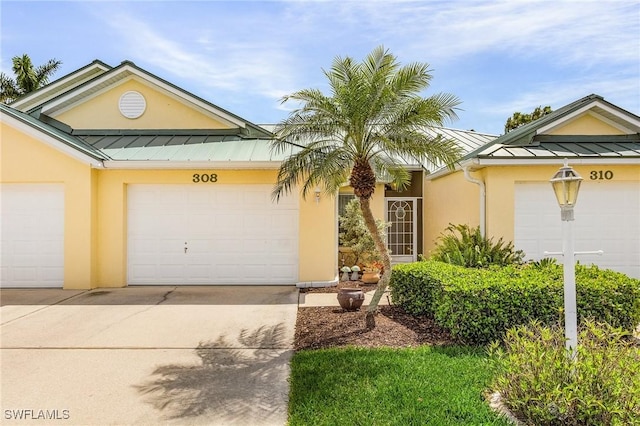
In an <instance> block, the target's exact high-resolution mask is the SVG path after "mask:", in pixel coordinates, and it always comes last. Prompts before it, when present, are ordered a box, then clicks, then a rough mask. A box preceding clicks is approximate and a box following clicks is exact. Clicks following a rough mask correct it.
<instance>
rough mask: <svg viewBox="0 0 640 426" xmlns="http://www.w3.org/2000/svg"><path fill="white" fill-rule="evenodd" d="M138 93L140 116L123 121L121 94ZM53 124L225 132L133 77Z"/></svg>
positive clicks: (222, 126)
mask: <svg viewBox="0 0 640 426" xmlns="http://www.w3.org/2000/svg"><path fill="white" fill-rule="evenodd" d="M130 90H134V91H137V92H140V93H141V94H142V95H143V96H144V98H145V101H146V104H147V106H146V109H145V112H144V114H142V116H140V117H139V118H136V119H129V118H126V117H124V116H123V115H122V114H121V113H120V111H119V109H118V101H119V100H120V96H122V94H123V93H125V92H127V91H130ZM53 117H54V118H55V119H56V120H60V121H62V122H63V123H66V124H68V125H69V126H71V127H72V128H74V129H227V128H230V126H229V125H226V124H223V123H222V122H221V121H219V120H216V119H214V118H213V117H211V116H209V115H207V114H205V113H204V112H201V111H198V110H196V109H195V108H194V107H188V106H186V105H185V104H183V103H182V102H180V101H178V100H177V98H174V97H173V96H170V95H169V94H167V93H163V92H162V91H160V90H158V89H156V88H154V87H151V86H149V85H147V84H143V83H142V82H140V81H138V80H137V79H135V78H134V77H132V78H131V79H129V80H126V81H125V82H123V83H121V84H119V85H117V86H115V87H112V88H110V89H109V90H107V91H106V92H104V93H100V94H98V95H97V96H94V97H93V98H90V99H88V100H87V101H85V102H82V103H80V104H78V105H75V106H74V107H73V108H71V109H69V110H66V111H64V112H61V113H59V114H54V115H53Z"/></svg>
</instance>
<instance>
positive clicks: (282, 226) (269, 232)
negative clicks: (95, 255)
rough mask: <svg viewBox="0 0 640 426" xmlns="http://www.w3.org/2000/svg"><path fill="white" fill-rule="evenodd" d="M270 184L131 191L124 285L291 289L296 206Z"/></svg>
mask: <svg viewBox="0 0 640 426" xmlns="http://www.w3.org/2000/svg"><path fill="white" fill-rule="evenodd" d="M271 189H272V186H271V185H220V184H202V185H130V186H129V187H128V212H129V213H128V282H129V284H172V285H180V284H205V285H206V284H295V283H296V282H297V280H298V200H297V198H296V197H293V196H292V197H286V198H285V199H281V200H280V202H279V203H277V204H276V203H273V202H272V201H271Z"/></svg>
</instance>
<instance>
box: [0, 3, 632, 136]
mask: <svg viewBox="0 0 640 426" xmlns="http://www.w3.org/2000/svg"><path fill="white" fill-rule="evenodd" d="M0 27H1V30H0V35H1V39H0V48H1V50H0V70H2V71H3V72H9V73H10V74H11V58H12V57H13V56H15V55H19V54H23V53H27V54H29V55H30V56H31V58H32V59H33V60H34V63H35V64H36V65H39V64H41V63H44V62H45V61H46V60H48V59H50V58H56V59H59V60H61V61H63V65H62V67H61V69H60V71H59V72H58V73H57V74H56V77H61V76H63V75H65V74H67V73H69V72H72V71H74V70H76V69H77V68H79V67H81V66H83V65H86V64H88V63H89V62H91V61H92V60H94V59H100V60H102V61H103V62H106V63H107V64H109V65H112V66H115V65H118V64H119V63H120V62H122V61H123V60H131V61H133V62H135V63H136V64H137V65H138V66H140V67H142V68H144V69H146V70H148V71H150V72H152V73H154V74H156V75H157V76H159V77H162V78H164V79H166V80H168V81H170V82H172V83H174V84H176V85H178V86H180V87H182V88H184V89H186V90H188V91H190V92H192V93H194V94H196V95H198V96H200V97H202V98H205V99H207V100H209V101H210V102H213V103H214V104H216V105H218V106H220V107H222V108H225V109H227V110H229V111H231V112H233V113H235V114H237V115H240V116H242V117H244V118H245V119H247V120H249V121H252V122H254V123H260V124H261V123H275V122H278V121H279V120H281V119H283V118H285V117H286V116H287V113H288V111H289V110H291V108H293V106H294V105H289V104H284V105H282V104H281V103H280V101H279V100H280V98H281V97H282V96H284V95H286V94H288V93H291V92H293V91H295V90H299V89H303V88H310V87H316V88H319V89H321V90H325V89H326V84H325V79H324V76H323V74H322V69H323V68H325V69H326V68H329V67H330V65H331V62H332V60H333V58H334V57H336V56H351V57H354V58H355V59H357V60H361V59H362V58H363V57H364V56H365V55H366V54H367V53H368V52H370V51H371V50H372V49H373V48H374V47H376V46H378V45H381V44H382V45H384V46H385V47H386V48H388V49H389V50H390V51H391V52H392V53H394V54H395V55H396V56H398V59H399V60H400V61H401V62H402V63H409V62H414V61H420V62H426V63H428V64H430V67H431V69H432V70H433V80H432V84H431V87H430V88H429V89H428V90H427V91H426V92H425V95H429V94H433V93H437V92H449V93H453V94H455V95H456V96H458V97H459V98H460V99H461V100H462V102H463V103H462V105H461V108H462V110H461V111H459V114H458V115H459V120H457V121H455V122H453V123H448V127H453V128H459V129H475V130H476V131H481V132H486V133H493V134H500V133H502V132H503V129H504V122H505V121H506V119H507V118H508V117H509V116H511V114H512V113H513V112H515V111H521V112H530V111H531V110H533V109H534V108H535V107H536V106H538V105H551V107H552V108H553V109H557V108H559V107H561V106H563V105H566V104H567V103H569V102H572V101H574V100H576V99H579V98H581V97H583V96H586V95H588V94H591V93H597V94H599V95H601V96H604V98H605V99H607V100H608V101H610V102H612V103H614V104H616V105H618V106H620V107H622V108H624V109H626V110H628V111H631V112H633V113H635V114H638V113H639V111H640V2H639V1H638V0H634V1H625V0H611V1H602V0H600V1H551V0H548V1H544V0H543V1H527V0H518V1H515V0H507V1H482V0H465V1H461V0H460V1H454V0H451V1H418V2H410V1H349V0H341V1H259V2H250V1H233V2H231V1H194V2H186V1H180V2H170V1H137V2H112V1H86V0H85V1H64V2H60V1H46V2H33V1H5V0H1V2H0ZM54 78H55V77H54Z"/></svg>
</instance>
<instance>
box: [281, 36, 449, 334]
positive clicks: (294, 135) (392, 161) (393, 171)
mask: <svg viewBox="0 0 640 426" xmlns="http://www.w3.org/2000/svg"><path fill="white" fill-rule="evenodd" d="M323 72H324V75H325V76H326V78H327V80H328V83H329V87H330V92H331V93H330V95H325V94H324V93H322V92H321V91H320V90H318V89H304V90H300V91H297V92H294V93H292V94H290V95H288V96H285V97H283V98H282V102H283V103H285V102H289V101H294V102H296V103H297V105H296V108H295V109H294V110H293V111H292V112H291V113H290V114H289V117H288V118H286V119H285V120H283V121H282V122H280V123H279V124H278V125H277V126H276V130H275V132H276V135H277V137H276V138H275V139H274V141H273V142H272V150H273V151H275V152H280V153H282V152H285V151H286V150H288V149H290V147H291V143H295V144H298V145H299V146H300V149H299V150H298V151H297V152H296V153H294V154H292V155H291V156H289V157H288V158H287V159H286V160H284V161H283V162H282V164H281V166H280V170H279V172H278V177H277V182H276V184H275V187H274V189H273V196H274V199H276V200H277V199H279V197H280V196H281V195H283V194H286V193H289V192H291V191H293V190H294V188H298V187H299V188H300V191H301V193H302V196H303V198H306V196H307V195H308V194H310V193H313V192H314V191H315V188H321V189H322V190H323V191H324V192H325V193H326V194H328V195H331V196H333V195H335V194H336V193H337V191H338V189H339V187H340V186H341V185H343V184H344V183H345V182H348V183H349V184H350V185H351V186H352V187H353V192H354V194H355V195H356V197H358V199H359V201H360V209H361V210H362V215H363V217H364V220H365V223H366V225H367V228H368V230H369V232H370V233H371V236H372V237H373V239H374V241H375V245H376V248H377V250H378V252H379V253H380V255H381V257H382V263H383V265H384V273H383V275H382V277H381V279H380V281H379V282H378V287H377V288H376V291H375V293H374V296H373V299H372V301H371V303H370V304H369V307H368V309H367V313H366V317H365V318H366V326H367V328H369V329H371V328H374V327H375V314H376V312H377V307H378V302H379V301H380V298H381V297H382V294H383V293H384V291H385V290H386V288H387V285H388V284H389V279H390V278H391V258H390V255H389V251H388V250H387V246H386V244H385V241H384V239H383V237H382V236H381V234H380V232H379V230H378V228H377V226H376V221H375V219H374V217H373V213H372V211H371V205H370V199H371V196H372V195H373V194H374V191H375V188H376V183H377V182H379V181H384V182H390V183H393V184H395V185H397V187H398V188H401V189H402V188H406V187H407V186H408V184H409V183H410V173H409V172H408V171H407V170H406V168H405V167H403V163H406V160H407V159H413V160H418V161H421V162H434V163H438V164H446V165H448V166H450V167H452V166H453V164H454V162H455V161H456V160H457V159H458V158H459V155H460V149H459V148H458V146H457V145H456V144H455V142H453V141H451V140H447V139H444V138H442V137H430V136H428V135H427V134H426V132H425V131H424V130H425V129H426V128H428V127H430V126H440V125H442V124H444V122H445V121H447V120H450V119H454V118H457V117H456V113H455V108H456V106H457V105H459V103H460V101H459V100H458V98H457V97H455V96H454V95H451V94H446V93H440V94H435V95H432V96H429V97H421V96H420V92H421V91H422V90H424V89H426V88H428V87H429V82H430V81H431V78H432V75H431V70H430V69H429V65H427V64H425V63H411V64H408V65H404V66H401V64H400V63H399V62H398V60H397V58H396V57H395V56H394V55H392V54H391V53H389V51H388V50H385V49H384V47H382V46H380V47H377V48H376V49H374V50H373V51H372V52H371V53H369V54H368V55H367V57H366V58H365V59H364V60H363V61H362V62H360V63H357V62H355V61H354V60H353V59H352V58H350V57H345V58H341V57H336V58H335V59H334V61H333V64H332V66H331V69H330V70H323Z"/></svg>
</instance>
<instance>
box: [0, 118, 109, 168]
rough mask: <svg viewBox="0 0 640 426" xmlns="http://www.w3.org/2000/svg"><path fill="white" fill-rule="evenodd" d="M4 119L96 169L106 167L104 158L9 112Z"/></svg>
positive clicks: (10, 124) (12, 125)
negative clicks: (73, 145)
mask: <svg viewBox="0 0 640 426" xmlns="http://www.w3.org/2000/svg"><path fill="white" fill-rule="evenodd" d="M2 119H3V120H6V121H5V122H6V123H7V125H9V126H11V127H13V128H15V129H17V130H19V131H20V132H22V133H24V134H26V135H29V136H31V137H33V138H35V139H37V140H39V141H41V142H43V143H45V144H46V145H48V146H50V147H51V148H54V149H56V150H58V151H60V152H62V153H64V154H66V155H68V156H70V157H73V158H75V159H76V160H79V161H82V162H83V163H86V164H89V165H91V167H93V168H96V169H101V168H103V167H104V163H103V161H102V160H97V159H95V158H93V157H90V156H88V155H86V154H83V153H82V152H80V151H78V150H77V149H75V148H73V147H71V146H69V145H67V144H65V143H63V142H61V141H59V140H58V139H56V138H54V137H53V136H49V135H47V134H45V133H43V132H42V131H40V130H38V129H35V128H33V127H31V126H29V125H28V124H25V123H22V122H21V121H19V120H16V119H15V118H13V117H11V116H9V115H7V114H2Z"/></svg>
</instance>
